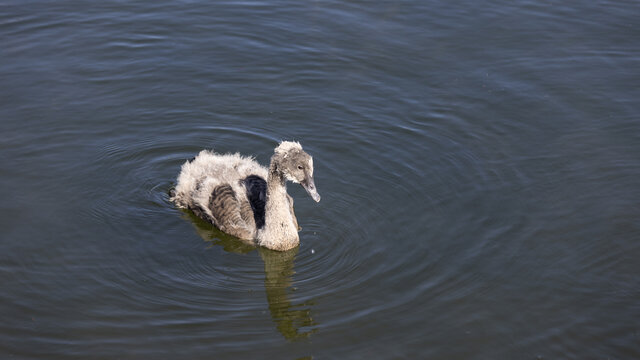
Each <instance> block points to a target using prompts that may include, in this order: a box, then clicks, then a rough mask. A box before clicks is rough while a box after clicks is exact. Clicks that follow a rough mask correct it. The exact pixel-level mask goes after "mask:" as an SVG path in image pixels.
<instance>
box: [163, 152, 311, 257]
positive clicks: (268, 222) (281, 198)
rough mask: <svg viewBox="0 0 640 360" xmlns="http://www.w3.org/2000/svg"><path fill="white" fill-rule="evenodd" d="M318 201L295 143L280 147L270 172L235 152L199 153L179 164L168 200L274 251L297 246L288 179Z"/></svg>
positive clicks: (308, 159) (307, 166) (303, 155)
mask: <svg viewBox="0 0 640 360" xmlns="http://www.w3.org/2000/svg"><path fill="white" fill-rule="evenodd" d="M287 180H289V181H292V182H295V183H300V184H302V186H303V187H304V188H305V189H306V190H307V192H308V193H309V195H311V197H312V198H313V199H314V200H315V201H320V195H318V192H317V190H316V188H315V183H314V179H313V159H312V158H311V156H309V155H308V154H307V153H306V152H304V151H303V150H302V146H300V144H299V143H297V142H290V141H285V142H282V143H280V145H279V146H278V147H276V149H275V151H274V155H273V156H272V157H271V163H270V166H269V168H266V167H263V166H261V165H260V164H258V163H257V162H256V161H255V160H254V159H253V158H251V157H245V156H242V155H239V154H217V153H214V152H212V151H208V150H203V151H201V152H200V153H199V154H198V156H196V157H195V158H194V159H192V160H190V161H187V162H186V163H184V164H183V165H182V169H181V171H180V175H179V176H178V180H177V185H176V187H175V190H174V192H173V196H172V198H171V200H172V201H173V202H175V203H176V205H177V206H178V207H181V208H185V209H190V210H192V211H193V212H194V213H195V214H196V215H197V216H199V217H201V218H203V219H205V220H207V221H209V222H211V223H213V224H214V225H215V226H216V227H218V228H219V229H220V230H222V231H224V232H225V233H228V234H230V235H233V236H235V237H238V238H240V239H242V240H248V241H253V242H255V243H256V244H257V245H260V246H264V247H267V248H270V249H274V250H288V249H291V248H294V247H296V246H297V245H298V244H299V237H298V222H297V219H296V216H295V213H294V210H293V199H292V198H291V197H290V196H289V195H288V194H287V188H286V181H287Z"/></svg>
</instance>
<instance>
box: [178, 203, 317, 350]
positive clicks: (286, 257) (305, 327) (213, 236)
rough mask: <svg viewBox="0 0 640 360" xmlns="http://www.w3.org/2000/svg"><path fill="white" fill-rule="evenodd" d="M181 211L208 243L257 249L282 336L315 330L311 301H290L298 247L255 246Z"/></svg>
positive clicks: (299, 336) (231, 248)
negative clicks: (262, 263)
mask: <svg viewBox="0 0 640 360" xmlns="http://www.w3.org/2000/svg"><path fill="white" fill-rule="evenodd" d="M185 214H186V217H187V218H188V219H189V220H191V222H192V223H193V224H194V225H195V228H196V232H197V233H198V234H199V235H200V237H202V238H203V239H204V240H205V241H207V242H209V243H211V246H222V248H223V249H224V250H225V251H227V252H232V253H236V254H247V253H250V252H251V251H253V250H257V251H258V253H259V254H260V257H261V258H262V261H263V262H264V288H265V292H266V294H267V302H268V303H269V312H270V313H271V318H272V319H273V321H274V322H275V323H276V328H277V329H278V331H279V332H280V333H281V334H282V335H283V336H284V337H285V338H286V339H288V340H298V339H304V338H307V337H309V336H310V335H311V334H313V333H315V332H316V331H317V330H316V329H314V328H313V327H314V326H315V325H316V323H315V321H314V320H313V318H312V317H311V305H313V302H312V301H305V302H302V303H300V304H294V303H292V302H291V299H290V297H291V296H290V293H291V292H292V291H293V290H294V289H293V287H292V286H291V285H292V277H293V274H294V273H295V271H294V260H295V258H296V255H297V254H298V248H295V249H291V250H289V251H274V250H269V249H265V248H260V247H258V248H256V247H255V246H253V245H250V244H247V243H245V242H243V241H240V240H238V239H236V238H234V237H232V236H229V235H227V234H225V233H223V232H221V231H220V230H218V229H216V228H215V227H213V226H211V224H209V223H207V222H205V221H203V220H202V219H200V218H198V217H196V216H195V215H193V214H192V213H191V212H188V211H185Z"/></svg>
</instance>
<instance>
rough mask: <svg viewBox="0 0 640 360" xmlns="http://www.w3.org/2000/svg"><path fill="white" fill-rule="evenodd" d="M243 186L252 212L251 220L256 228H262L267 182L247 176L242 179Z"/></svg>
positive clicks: (257, 177)
mask: <svg viewBox="0 0 640 360" xmlns="http://www.w3.org/2000/svg"><path fill="white" fill-rule="evenodd" d="M244 186H245V188H246V189H247V198H249V204H251V210H253V219H254V220H255V222H256V228H258V229H261V228H262V227H264V221H265V220H264V207H265V204H266V202H267V182H266V181H265V180H264V179H263V178H261V177H260V176H257V175H249V176H247V177H246V178H245V179H244Z"/></svg>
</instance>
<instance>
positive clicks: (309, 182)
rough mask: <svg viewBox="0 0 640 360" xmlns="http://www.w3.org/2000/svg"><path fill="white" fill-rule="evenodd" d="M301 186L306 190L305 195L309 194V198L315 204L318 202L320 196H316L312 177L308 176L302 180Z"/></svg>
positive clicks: (316, 192)
mask: <svg viewBox="0 0 640 360" xmlns="http://www.w3.org/2000/svg"><path fill="white" fill-rule="evenodd" d="M301 185H302V187H304V189H305V190H307V194H309V196H311V198H312V199H313V200H315V201H316V202H320V194H318V190H317V189H316V184H315V183H314V182H313V177H311V176H308V177H307V178H306V179H304V181H303V182H302V183H301Z"/></svg>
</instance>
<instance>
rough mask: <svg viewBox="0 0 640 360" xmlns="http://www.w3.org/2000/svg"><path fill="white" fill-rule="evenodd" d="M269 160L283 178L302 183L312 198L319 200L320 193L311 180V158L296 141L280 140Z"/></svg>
mask: <svg viewBox="0 0 640 360" xmlns="http://www.w3.org/2000/svg"><path fill="white" fill-rule="evenodd" d="M271 162H272V163H275V165H276V168H277V170H278V171H280V172H281V173H282V175H283V176H284V178H285V179H287V180H289V181H291V182H293V183H296V184H300V185H302V187H303V188H304V189H305V190H306V191H307V193H308V194H309V196H311V198H312V199H313V200H315V201H316V202H318V201H320V194H318V190H317V189H316V184H315V182H314V180H313V158H312V157H311V155H309V154H307V153H306V152H305V151H304V150H302V146H301V145H300V144H299V143H298V142H295V141H283V142H281V143H280V145H278V147H277V148H276V149H275V152H274V155H273V158H272V160H271Z"/></svg>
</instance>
